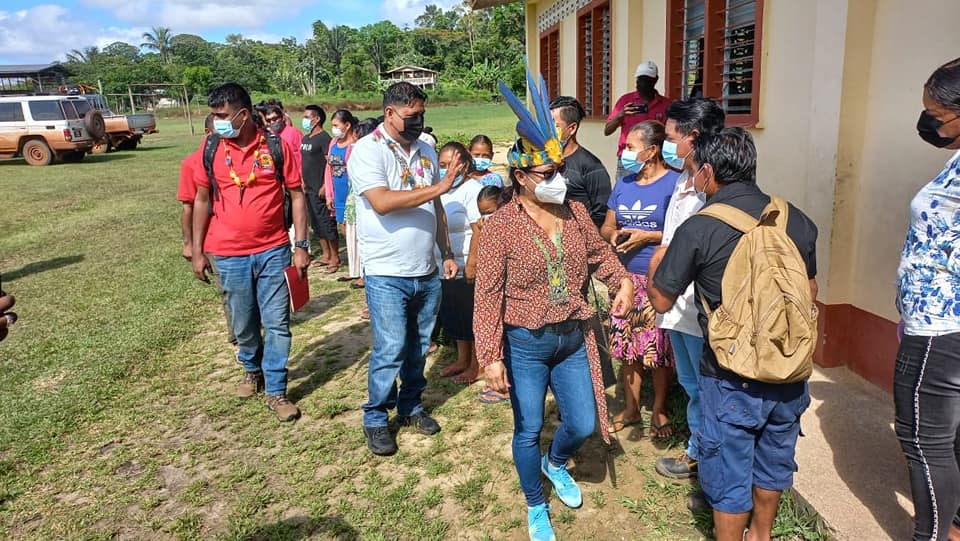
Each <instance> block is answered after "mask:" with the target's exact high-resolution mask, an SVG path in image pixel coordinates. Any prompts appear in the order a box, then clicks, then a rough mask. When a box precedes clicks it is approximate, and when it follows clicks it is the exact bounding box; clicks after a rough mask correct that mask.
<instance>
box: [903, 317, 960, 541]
mask: <svg viewBox="0 0 960 541" xmlns="http://www.w3.org/2000/svg"><path fill="white" fill-rule="evenodd" d="M893 400H894V404H895V405H896V414H897V423H896V429H897V437H898V438H899V439H900V447H901V448H902V449H903V454H904V455H905V456H906V458H907V466H909V471H910V488H911V492H912V493H913V506H914V508H915V509H916V517H915V519H914V530H913V539H915V540H920V539H923V540H924V541H927V540H933V541H946V539H947V537H948V535H949V533H950V523H951V521H952V522H954V523H955V524H957V526H958V527H960V510H958V508H960V333H953V334H948V335H945V336H937V337H933V338H931V337H929V336H910V335H907V336H904V337H903V341H902V342H900V351H899V352H898V353H897V362H896V370H895V371H894V376H893Z"/></svg>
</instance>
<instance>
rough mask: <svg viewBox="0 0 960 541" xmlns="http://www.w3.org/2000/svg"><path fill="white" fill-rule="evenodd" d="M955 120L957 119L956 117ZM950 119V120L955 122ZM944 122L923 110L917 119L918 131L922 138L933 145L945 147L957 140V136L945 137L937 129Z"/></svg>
mask: <svg viewBox="0 0 960 541" xmlns="http://www.w3.org/2000/svg"><path fill="white" fill-rule="evenodd" d="M953 120H956V118H954V119H953ZM953 120H950V122H953ZM943 124H944V123H943V122H942V121H940V120H937V119H936V118H935V117H934V116H933V115H931V114H930V113H928V112H926V111H923V112H921V113H920V118H919V119H918V120H917V133H918V134H919V135H920V138H921V139H923V140H924V141H926V142H928V143H930V144H931V145H933V146H935V147H937V148H943V147H946V146H949V145H951V144H952V143H953V142H954V141H956V140H957V137H960V136H957V137H944V136H942V135H940V133H939V132H937V129H938V128H939V127H940V126H943Z"/></svg>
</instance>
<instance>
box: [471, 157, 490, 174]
mask: <svg viewBox="0 0 960 541" xmlns="http://www.w3.org/2000/svg"><path fill="white" fill-rule="evenodd" d="M473 165H475V166H476V168H477V171H486V170H487V169H490V166H491V165H493V160H491V159H490V158H474V159H473Z"/></svg>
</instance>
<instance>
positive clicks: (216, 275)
mask: <svg viewBox="0 0 960 541" xmlns="http://www.w3.org/2000/svg"><path fill="white" fill-rule="evenodd" d="M204 255H206V256H207V261H209V262H210V267H211V269H213V273H212V274H213V275H212V276H211V277H210V278H211V281H212V282H213V286H214V287H216V288H217V293H219V294H220V300H221V302H223V317H224V318H225V319H226V320H227V342H230V343H231V344H233V345H237V337H236V336H234V335H233V322H232V321H231V319H230V304H229V303H228V302H227V292H226V291H224V290H223V285H222V284H221V283H220V272H219V271H218V270H217V258H216V257H214V255H213V254H210V253H207V254H204Z"/></svg>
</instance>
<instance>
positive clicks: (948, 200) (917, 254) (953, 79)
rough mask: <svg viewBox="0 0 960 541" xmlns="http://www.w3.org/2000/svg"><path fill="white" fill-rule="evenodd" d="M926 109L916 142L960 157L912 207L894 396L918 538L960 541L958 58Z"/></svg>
mask: <svg viewBox="0 0 960 541" xmlns="http://www.w3.org/2000/svg"><path fill="white" fill-rule="evenodd" d="M923 108H924V110H923V112H921V113H920V119H919V121H918V122H917V131H918V132H919V135H920V137H921V138H922V139H923V140H924V141H926V142H927V143H929V144H931V145H933V146H935V147H937V148H945V149H949V150H954V151H956V152H954V153H953V155H952V156H951V157H950V159H949V160H948V161H947V164H946V166H945V167H944V168H943V171H941V172H940V174H939V175H937V176H936V178H934V179H933V180H932V181H930V182H929V183H928V184H927V185H926V186H924V187H923V188H921V189H920V191H919V192H918V193H917V195H916V196H915V197H914V198H913V201H912V202H911V203H910V215H911V219H910V228H909V230H908V231H907V240H906V242H905V243H904V247H903V255H902V256H901V258H900V268H899V270H898V273H897V274H898V280H897V282H898V287H897V309H898V310H899V311H900V317H901V318H902V319H903V323H904V336H903V340H902V341H901V343H900V351H899V353H897V359H896V370H895V373H894V395H893V397H894V403H895V404H896V415H897V424H896V428H897V437H898V438H899V439H900V446H901V448H902V449H903V453H904V455H905V456H906V458H907V464H908V466H909V467H910V484H911V488H912V492H913V505H914V508H915V510H916V516H915V520H914V531H913V539H923V540H931V541H946V540H947V539H948V538H949V539H951V540H953V539H960V452H958V449H960V438H958V434H960V432H958V428H957V427H958V426H960V58H958V59H956V60H953V61H952V62H948V63H947V64H945V65H943V66H941V67H940V68H938V69H937V70H936V71H935V72H933V75H931V76H930V79H928V80H927V83H926V85H924V92H923ZM951 522H952V525H951Z"/></svg>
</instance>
